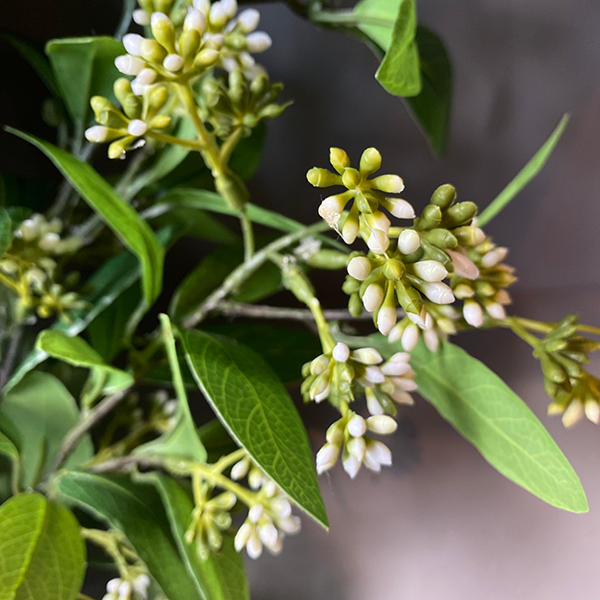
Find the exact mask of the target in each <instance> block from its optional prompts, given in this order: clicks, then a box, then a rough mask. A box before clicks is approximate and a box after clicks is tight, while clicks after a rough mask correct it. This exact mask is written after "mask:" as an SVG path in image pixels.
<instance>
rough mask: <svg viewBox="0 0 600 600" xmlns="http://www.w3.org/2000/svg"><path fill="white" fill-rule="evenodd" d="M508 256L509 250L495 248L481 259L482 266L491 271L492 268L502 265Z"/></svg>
mask: <svg viewBox="0 0 600 600" xmlns="http://www.w3.org/2000/svg"><path fill="white" fill-rule="evenodd" d="M507 254H508V248H502V247H499V248H494V249H493V250H490V252H488V253H487V254H484V255H483V256H482V258H481V266H482V267H485V268H486V269H489V268H491V267H495V266H496V265H497V264H499V263H501V262H502V261H503V260H504V259H505V258H506V255H507Z"/></svg>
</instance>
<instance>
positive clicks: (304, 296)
mask: <svg viewBox="0 0 600 600" xmlns="http://www.w3.org/2000/svg"><path fill="white" fill-rule="evenodd" d="M282 275H283V286H284V287H285V288H286V289H288V290H290V291H291V292H292V293H293V294H294V296H296V298H298V300H300V301H301V302H304V303H305V304H307V305H310V304H311V303H313V302H315V301H316V302H317V303H318V300H317V299H316V298H315V291H314V289H313V287H312V284H311V283H310V281H309V279H308V277H306V275H305V274H304V272H303V271H302V269H300V268H299V267H297V266H289V267H287V268H286V269H284V271H283V273H282Z"/></svg>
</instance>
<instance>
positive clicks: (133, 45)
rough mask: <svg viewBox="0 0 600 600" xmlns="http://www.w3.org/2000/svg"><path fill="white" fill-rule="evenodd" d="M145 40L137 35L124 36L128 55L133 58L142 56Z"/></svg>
mask: <svg viewBox="0 0 600 600" xmlns="http://www.w3.org/2000/svg"><path fill="white" fill-rule="evenodd" d="M143 40H144V38H143V37H142V36H141V35H138V34H137V33H128V34H126V35H124V36H123V46H125V50H126V51H127V53H128V54H131V55H132V56H141V55H142V50H141V48H142V41H143Z"/></svg>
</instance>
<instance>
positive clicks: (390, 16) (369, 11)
mask: <svg viewBox="0 0 600 600" xmlns="http://www.w3.org/2000/svg"><path fill="white" fill-rule="evenodd" d="M401 4H402V0H361V1H360V2H359V3H358V4H357V5H356V6H355V7H354V11H353V12H354V16H355V17H356V21H357V23H358V25H357V26H358V28H359V29H360V30H361V31H362V32H363V33H364V34H365V35H367V36H368V37H369V38H370V39H372V40H373V41H374V42H375V43H376V44H377V46H379V48H382V49H383V52H384V53H385V52H387V50H388V49H389V47H390V46H391V44H392V37H393V34H394V25H395V23H396V19H397V18H398V14H399V12H400V5H401Z"/></svg>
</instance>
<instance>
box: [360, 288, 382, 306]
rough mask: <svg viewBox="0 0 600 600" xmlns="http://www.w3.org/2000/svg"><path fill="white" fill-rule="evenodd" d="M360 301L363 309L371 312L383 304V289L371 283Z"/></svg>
mask: <svg viewBox="0 0 600 600" xmlns="http://www.w3.org/2000/svg"><path fill="white" fill-rule="evenodd" d="M362 301H363V304H364V306H365V309H366V310H367V311H368V312H373V311H374V310H375V309H376V308H377V307H378V306H379V305H380V304H381V303H382V302H383V288H382V287H381V286H380V285H378V284H377V283H372V284H371V285H369V287H367V289H366V290H365V293H364V294H363V297H362Z"/></svg>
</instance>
